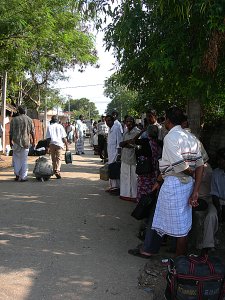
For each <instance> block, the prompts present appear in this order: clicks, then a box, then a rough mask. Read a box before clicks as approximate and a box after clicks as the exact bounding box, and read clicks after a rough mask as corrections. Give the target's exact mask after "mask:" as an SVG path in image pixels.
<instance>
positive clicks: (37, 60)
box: [0, 0, 97, 96]
mask: <svg viewBox="0 0 225 300" xmlns="http://www.w3.org/2000/svg"><path fill="white" fill-rule="evenodd" d="M78 4H79V1H75V0H61V1H57V0H31V1H26V0H12V1H6V0H2V1H1V2H0V11H1V13H0V14H1V19H0V28H1V32H0V50H1V51H0V72H4V71H8V72H9V73H13V74H15V75H16V76H15V77H17V81H16V80H15V84H16V83H17V82H18V83H19V82H21V81H23V80H25V79H26V78H30V80H31V81H32V82H33V85H34V87H35V88H38V86H41V85H45V84H46V83H49V82H51V81H54V80H55V79H57V78H58V77H59V76H62V74H63V72H64V70H65V69H67V68H70V67H75V66H79V67H80V68H83V67H85V65H86V64H89V63H90V64H95V63H96V61H97V53H96V51H95V47H94V37H93V36H92V34H90V30H89V28H88V25H87V24H88V23H86V25H85V22H84V21H85V20H84V18H82V16H81V11H80V10H79V5H78ZM15 84H14V85H15ZM19 86H20V87H21V85H20V84H19ZM9 93H10V91H9ZM9 96H10V95H9Z"/></svg>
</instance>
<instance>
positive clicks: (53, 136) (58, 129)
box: [46, 116, 69, 179]
mask: <svg viewBox="0 0 225 300" xmlns="http://www.w3.org/2000/svg"><path fill="white" fill-rule="evenodd" d="M46 139H47V140H48V144H49V149H50V153H51V158H52V165H53V172H54V174H55V176H56V178H57V179H61V174H60V170H61V164H62V162H61V161H62V151H63V147H64V144H65V145H66V151H69V148H68V143H67V139H66V131H65V129H64V127H63V126H62V125H61V124H58V119H57V116H52V118H51V122H50V125H49V126H48V128H47V133H46Z"/></svg>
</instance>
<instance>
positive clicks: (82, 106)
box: [64, 98, 99, 120]
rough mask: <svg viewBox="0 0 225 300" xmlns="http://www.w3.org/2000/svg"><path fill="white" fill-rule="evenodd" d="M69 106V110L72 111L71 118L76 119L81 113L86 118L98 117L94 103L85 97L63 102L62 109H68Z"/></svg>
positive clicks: (95, 118)
mask: <svg viewBox="0 0 225 300" xmlns="http://www.w3.org/2000/svg"><path fill="white" fill-rule="evenodd" d="M69 108H70V111H71V112H73V116H72V119H75V120H76V119H78V118H79V116H80V115H83V116H84V119H86V120H90V119H94V120H97V119H98V118H99V112H98V110H97V108H96V106H95V103H94V102H91V101H90V100H89V99H87V98H81V99H70V100H69V101H67V102H66V103H65V106H64V111H68V110H69Z"/></svg>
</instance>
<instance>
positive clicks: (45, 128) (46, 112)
mask: <svg viewBox="0 0 225 300" xmlns="http://www.w3.org/2000/svg"><path fill="white" fill-rule="evenodd" d="M45 88H46V91H47V82H46V84H45ZM47 106H48V100H47V95H45V113H44V138H45V137H46V132H47V126H48V108H47Z"/></svg>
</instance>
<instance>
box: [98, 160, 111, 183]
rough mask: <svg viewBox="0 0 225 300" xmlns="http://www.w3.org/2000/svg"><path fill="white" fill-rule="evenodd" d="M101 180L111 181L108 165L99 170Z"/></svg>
mask: <svg viewBox="0 0 225 300" xmlns="http://www.w3.org/2000/svg"><path fill="white" fill-rule="evenodd" d="M99 174H100V179H101V180H105V181H108V180H109V170H108V164H105V165H104V166H103V167H101V168H100V169H99Z"/></svg>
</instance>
